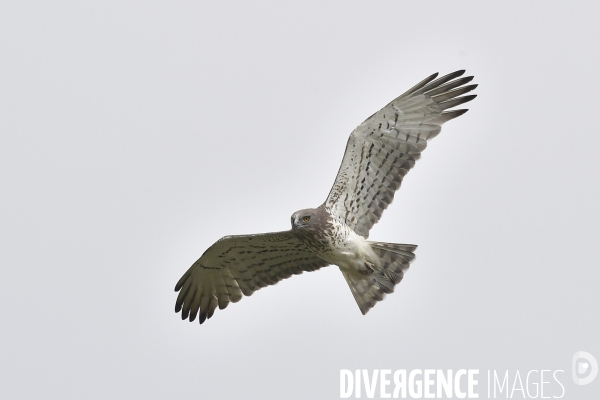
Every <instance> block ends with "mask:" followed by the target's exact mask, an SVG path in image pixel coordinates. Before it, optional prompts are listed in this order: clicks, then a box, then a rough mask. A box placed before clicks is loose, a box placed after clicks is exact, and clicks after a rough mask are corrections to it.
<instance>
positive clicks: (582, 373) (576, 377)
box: [572, 351, 598, 385]
mask: <svg viewBox="0 0 600 400" xmlns="http://www.w3.org/2000/svg"><path fill="white" fill-rule="evenodd" d="M572 373H573V382H575V383H576V384H577V385H587V384H588V383H590V382H591V381H593V380H594V379H595V378H596V375H598V361H596V359H595V358H594V356H593V355H591V354H590V353H586V352H585V351H578V352H577V353H575V354H573V368H572Z"/></svg>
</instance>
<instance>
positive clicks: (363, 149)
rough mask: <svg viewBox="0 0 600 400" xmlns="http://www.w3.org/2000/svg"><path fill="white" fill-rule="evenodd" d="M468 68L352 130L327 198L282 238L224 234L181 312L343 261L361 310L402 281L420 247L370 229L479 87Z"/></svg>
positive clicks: (426, 85) (186, 282)
mask: <svg viewBox="0 0 600 400" xmlns="http://www.w3.org/2000/svg"><path fill="white" fill-rule="evenodd" d="M464 72H465V71H464V70H461V71H456V72H453V73H451V74H448V75H446V76H443V77H441V78H439V79H436V78H437V75H438V74H437V73H436V74H433V75H431V76H429V77H427V78H425V79H424V80H423V81H421V82H419V83H418V84H417V85H415V86H414V87H413V88H412V89H410V90H408V91H407V92H406V93H404V94H403V95H401V96H399V97H398V98H396V99H395V100H393V101H392V102H391V103H389V104H388V105H386V106H385V107H383V108H382V109H381V110H379V111H378V112H376V113H375V114H373V115H371V116H370V117H369V118H367V119H366V120H365V121H364V122H363V123H362V124H360V125H359V126H358V127H357V128H356V129H355V130H354V131H353V132H352V133H351V134H350V138H349V140H348V143H347V145H346V151H345V153H344V157H343V159H342V165H341V166H340V169H339V171H338V174H337V177H336V178H335V182H334V183H333V187H332V188H331V191H330V193H329V195H328V196H327V199H326V200H325V202H324V203H323V204H321V205H320V206H319V207H317V208H308V209H305V210H300V211H296V212H295V213H294V214H292V229H290V230H288V231H283V232H274V233H263V234H254V235H239V236H225V237H223V238H222V239H220V240H218V241H217V242H216V243H215V244H213V245H212V246H211V247H209V248H208V250H206V251H205V252H204V254H202V256H201V257H200V258H199V259H198V261H196V262H195V263H194V264H193V265H192V266H191V267H190V269H188V270H187V272H186V273H185V274H184V275H183V276H182V277H181V279H180V280H179V282H177V285H176V286H175V291H179V295H178V297H177V302H176V305H175V312H179V311H181V317H182V319H186V318H188V317H189V320H190V321H193V320H194V319H195V318H196V316H198V315H199V316H200V318H199V321H200V323H203V322H204V321H205V320H206V319H207V318H210V317H211V316H212V315H213V313H214V311H215V309H216V308H217V306H218V307H219V308H220V309H224V308H225V307H227V305H228V304H229V303H230V302H233V303H235V302H237V301H239V300H240V299H241V298H242V295H245V296H250V295H251V294H252V293H254V292H255V291H256V290H258V289H260V288H263V287H265V286H269V285H273V284H275V283H277V282H279V281H280V280H282V279H286V278H289V277H291V276H292V275H297V274H301V273H302V272H304V271H315V270H317V269H319V268H323V267H325V266H327V265H330V264H333V265H337V266H338V267H339V269H340V271H341V272H342V274H343V275H344V278H345V279H346V282H347V283H348V286H350V291H351V292H352V295H353V296H354V299H355V300H356V303H357V304H358V307H359V308H360V311H361V312H362V313H363V314H366V313H367V311H369V310H370V309H371V308H372V307H373V306H374V305H375V304H376V303H377V302H378V301H381V300H383V299H384V298H385V295H386V294H388V293H392V292H393V291H394V287H395V286H396V285H397V284H398V283H399V282H400V281H401V280H402V278H403V276H404V273H405V272H406V270H407V269H408V267H409V265H410V263H411V262H412V261H413V260H414V259H415V255H414V251H415V249H416V248H417V246H415V245H411V244H396V243H384V242H374V241H369V240H367V238H368V237H369V230H370V229H371V228H372V227H373V225H374V224H375V223H377V221H379V219H380V218H381V214H382V213H383V210H385V209H386V208H387V206H388V205H389V204H390V203H391V202H392V200H393V199H394V194H395V192H396V190H398V188H400V184H401V183H402V179H403V178H404V176H405V175H406V174H407V173H408V171H409V170H410V169H411V168H412V167H413V166H414V165H415V162H416V161H417V160H418V159H419V157H420V156H421V152H422V151H423V150H424V149H425V147H427V143H428V141H429V140H431V139H432V138H434V137H435V136H436V135H437V134H438V133H440V130H441V126H442V124H444V123H445V122H447V121H449V120H451V119H453V118H456V117H458V116H460V115H462V114H464V113H465V112H467V110H466V109H460V110H450V111H445V110H447V109H449V108H452V107H455V106H458V105H459V104H463V103H466V102H468V101H471V100H473V99H474V98H475V97H476V96H475V95H467V96H462V95H463V94H465V93H467V92H470V91H471V90H473V89H475V88H476V87H477V85H466V84H467V83H469V82H470V81H471V80H472V79H473V77H472V76H469V77H462V78H461V76H462V75H463V74H464Z"/></svg>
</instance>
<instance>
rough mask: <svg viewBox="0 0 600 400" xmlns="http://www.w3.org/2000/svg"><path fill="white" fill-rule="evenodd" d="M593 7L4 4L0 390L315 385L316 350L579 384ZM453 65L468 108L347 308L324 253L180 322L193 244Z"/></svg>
mask: <svg viewBox="0 0 600 400" xmlns="http://www.w3.org/2000/svg"><path fill="white" fill-rule="evenodd" d="M599 12H600V7H599V6H598V5H597V3H596V2H548V1H536V2H533V1H532V2H520V1H519V2H508V1H504V2H496V3H492V2H459V1H453V2H441V1H427V2H416V1H414V2H402V1H369V2H366V1H353V0H350V1H348V0H346V1H335V2H334V1H329V2H322V1H318V2H317V1H314V2H279V1H269V2H266V1H251V2H248V1H246V2H241V1H229V2H225V3H217V2H166V1H157V2H141V1H138V2H123V1H101V2H100V1H98V2H81V1H61V2H49V1H43V2H42V1H38V2H25V1H23V2H9V1H3V2H2V3H1V4H0V135H1V142H0V187H1V192H0V193H1V201H2V212H1V213H0V235H1V237H0V240H1V243H2V251H1V252H0V266H1V269H0V316H1V320H2V323H1V328H0V339H1V343H2V345H1V346H0V397H2V398H7V399H9V398H10V399H34V398H35V399H41V398H56V399H83V398H86V399H109V398H115V399H116V398H123V399H126V398H139V399H141V398H144V399H169V398H178V399H270V398H273V399H276V398H278V399H309V398H312V399H317V398H318V399H336V398H339V395H340V383H339V379H340V369H350V370H355V369H359V368H360V369H367V370H373V369H384V368H387V369H391V370H397V369H407V370H411V369H417V368H421V369H425V368H429V369H453V370H458V369H463V368H477V369H480V370H481V371H482V374H483V373H484V371H486V370H488V369H492V370H498V371H505V370H510V371H512V372H511V373H514V371H517V370H519V371H521V374H523V372H525V373H526V372H527V371H529V370H533V369H537V370H540V369H547V370H564V371H565V372H564V373H563V375H560V377H561V382H562V384H563V385H564V386H565V391H566V394H567V395H566V396H565V398H569V399H597V398H599V397H600V379H596V381H595V382H593V383H591V384H590V385H587V386H576V385H575V384H574V383H573V381H572V380H571V357H572V355H573V354H574V353H575V352H576V351H580V350H583V351H587V352H589V353H591V354H593V355H595V356H596V358H597V359H600V339H599V338H600V321H599V317H598V316H599V315H600V294H599V293H600V291H599V289H600V272H599V268H600V264H599V261H598V258H599V257H598V254H599V253H598V249H599V247H598V243H599V239H600V213H599V211H598V204H600V159H599V154H600V151H599V150H600V132H599V131H598V127H597V116H598V110H599V109H600V96H599V95H598V93H599V91H600V78H599V71H600V52H599V51H598V47H599V43H598V42H599V40H598V38H599V37H600V25H599V24H598V20H597V19H598V15H599ZM463 68H464V69H466V70H467V74H469V75H475V80H474V83H478V84H479V85H480V86H479V87H478V88H477V90H476V93H477V94H478V97H477V99H475V100H474V101H472V102H471V103H469V104H468V108H470V111H469V112H468V113H467V114H465V115H463V116H461V117H460V118H458V119H456V120H453V121H451V122H449V123H447V124H446V125H444V129H443V130H442V133H441V134H440V135H439V136H438V137H437V138H436V139H435V140H433V142H431V144H430V146H429V147H428V148H427V150H426V151H425V152H424V155H423V157H422V158H421V160H420V161H419V162H418V163H417V166H416V168H415V169H414V170H413V171H411V172H410V173H409V174H408V176H407V178H406V179H405V181H404V184H403V186H402V189H401V190H400V192H399V193H398V195H397V196H396V200H395V201H394V203H393V204H392V205H391V206H390V207H389V208H388V210H387V211H386V212H385V213H384V215H383V218H382V221H381V222H380V223H379V224H378V225H376V227H375V228H374V229H373V230H372V232H371V236H370V238H371V239H373V240H380V241H387V242H398V243H414V244H418V245H419V248H418V251H417V260H416V261H415V262H414V263H413V264H412V266H411V269H410V270H409V271H408V273H407V274H406V276H405V279H404V280H403V281H402V283H401V284H400V285H399V286H397V287H396V292H395V293H394V294H392V295H390V296H388V297H387V299H386V300H385V301H383V302H381V303H379V304H378V305H377V306H376V307H375V308H374V309H372V310H371V311H370V312H369V314H368V315H366V316H363V315H361V313H360V311H359V309H358V307H357V306H356V304H355V302H354V299H353V298H352V295H351V293H350V291H349V289H348V287H347V284H346V282H345V281H344V279H343V277H342V275H341V273H340V272H339V270H338V269H337V267H330V268H325V269H323V270H321V271H317V272H313V273H308V274H303V275H301V276H297V277H294V278H293V279H289V280H285V281H283V282H280V283H279V284H277V285H276V286H274V287H269V288H266V289H262V290H260V291H258V292H256V293H255V294H254V295H253V296H252V297H249V298H244V299H242V301H241V302H239V303H236V304H232V305H230V306H229V307H228V308H227V309H226V310H222V311H220V310H217V311H216V312H215V315H214V316H213V318H212V319H210V320H208V321H207V322H206V323H205V324H203V325H199V324H198V323H197V321H195V322H194V323H189V322H187V321H181V320H180V315H179V314H175V313H174V309H173V308H174V303H175V299H176V294H175V292H174V291H173V288H174V286H175V283H176V282H177V280H178V279H179V278H180V276H181V275H182V274H183V273H184V272H185V271H186V270H187V268H188V267H189V266H190V265H191V264H192V263H193V262H194V261H195V260H196V259H197V258H198V257H199V256H200V255H201V254H202V252H203V251H204V250H205V249H206V248H208V247H209V246H210V245H211V244H212V243H213V242H214V241H216V240H217V239H219V238H220V237H222V236H224V235H229V234H243V233H258V232H269V231H278V230H285V229H288V228H289V223H290V215H291V214H292V213H293V212H294V211H296V210H298V209H302V208H308V207H316V206H318V205H319V204H321V203H322V202H323V201H324V200H325V197H326V195H327V193H328V191H329V189H330V187H331V185H332V183H333V180H334V178H335V174H336V173H337V169H338V167H339V163H340V161H341V158H342V155H343V151H344V146H345V144H346V140H347V138H348V135H349V134H350V132H351V131H352V129H354V128H355V127H356V126H357V125H358V124H360V123H361V122H362V121H363V120H364V119H365V118H367V117H368V116H369V115H371V114H372V113H373V112H375V111H377V110H378V109H379V108H381V107H382V106H384V105H385V104H387V103H388V102H389V101H390V100H392V99H393V98H394V97H396V96H397V95H399V94H401V93H403V92H404V91H405V90H407V89H408V88H409V87H411V86H413V85H414V84H415V83H417V82H418V81H420V80H421V79H423V78H425V77H426V76H428V75H429V74H431V73H433V72H438V71H439V72H440V73H448V72H452V71H454V70H457V69H463ZM480 378H481V379H482V380H483V376H480ZM480 392H483V390H480ZM555 393H556V392H555ZM557 393H558V394H560V391H558V392H557ZM516 398H521V397H516Z"/></svg>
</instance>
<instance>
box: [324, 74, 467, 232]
mask: <svg viewBox="0 0 600 400" xmlns="http://www.w3.org/2000/svg"><path fill="white" fill-rule="evenodd" d="M464 72H465V71H464V70H461V71H456V72H453V73H451V74H448V75H446V76H443V77H441V78H439V79H437V80H435V78H436V77H437V73H436V74H433V75H431V76H429V77H427V78H426V79H424V80H423V81H421V82H420V83H418V84H417V85H416V86H414V87H413V88H411V89H410V90H409V91H407V92H406V93H404V94H403V95H401V96H400V97H398V98H396V99H395V100H393V101H392V102H391V103H389V104H388V105H387V106H385V107H384V108H382V109H381V110H379V111H378V112H376V113H375V114H373V115H372V116H371V117H369V118H368V119H367V120H366V121H364V122H363V123H362V124H360V125H359V126H358V127H357V128H356V129H355V130H354V131H353V132H352V134H351V135H350V138H349V139H348V144H347V145H346V151H345V153H344V158H343V160H342V164H341V166H340V169H339V171H338V174H337V177H336V179H335V182H334V184H333V187H332V189H331V192H330V193H329V196H328V197H327V200H326V201H325V206H326V208H327V209H328V210H330V212H331V213H332V214H334V215H336V216H337V217H338V218H340V219H341V220H342V221H344V222H345V223H346V224H348V225H349V226H350V228H352V229H353V230H354V231H355V232H356V233H357V234H359V235H361V236H363V237H365V238H367V237H368V236H369V231H370V229H371V228H372V227H373V225H375V224H376V223H377V222H378V221H379V219H380V218H381V214H382V213H383V210H385V209H386V208H387V206H388V205H389V204H390V203H391V202H392V200H393V199H394V194H395V192H396V191H397V190H398V189H399V188H400V185H401V183H402V179H403V178H404V176H405V175H406V174H407V173H408V171H409V170H410V169H411V168H412V167H413V166H414V165H415V162H416V161H417V160H418V159H419V157H420V156H421V152H422V151H423V150H425V148H426V147H427V143H428V141H429V140H431V139H432V138H434V137H435V136H437V134H438V133H440V130H441V125H442V124H443V123H444V122H447V121H449V120H451V119H453V118H456V117H458V116H460V115H462V114H464V113H465V112H467V110H452V111H444V110H446V109H448V108H451V107H455V106H457V105H459V104H462V103H466V102H468V101H471V100H472V99H474V98H475V97H476V96H475V95H469V96H462V97H459V96H461V95H462V94H465V93H467V92H469V91H471V90H473V89H475V88H476V87H477V85H466V86H465V84H467V83H468V82H470V81H471V80H472V79H473V77H471V76H470V77H464V78H459V77H460V76H462V75H463V74H464ZM456 78H458V79H456Z"/></svg>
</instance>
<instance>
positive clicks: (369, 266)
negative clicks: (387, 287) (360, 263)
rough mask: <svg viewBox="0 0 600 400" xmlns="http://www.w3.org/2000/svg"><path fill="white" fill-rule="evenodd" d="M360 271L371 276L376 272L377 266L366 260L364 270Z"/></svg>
mask: <svg viewBox="0 0 600 400" xmlns="http://www.w3.org/2000/svg"><path fill="white" fill-rule="evenodd" d="M359 271H360V272H362V273H363V274H365V275H371V274H372V273H373V272H375V264H373V263H372V262H370V261H367V260H365V266H364V268H361V269H359Z"/></svg>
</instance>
